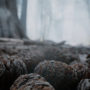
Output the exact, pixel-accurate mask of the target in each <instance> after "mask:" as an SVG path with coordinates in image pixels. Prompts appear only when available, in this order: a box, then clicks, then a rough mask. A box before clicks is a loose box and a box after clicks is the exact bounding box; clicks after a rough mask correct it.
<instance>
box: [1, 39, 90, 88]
mask: <svg viewBox="0 0 90 90" xmlns="http://www.w3.org/2000/svg"><path fill="white" fill-rule="evenodd" d="M89 79H90V47H84V46H76V47H74V46H70V45H67V44H65V43H64V42H61V43H55V42H51V41H44V42H39V41H31V40H17V39H2V38H1V39H0V90H89V89H90V82H89V81H90V80H89Z"/></svg>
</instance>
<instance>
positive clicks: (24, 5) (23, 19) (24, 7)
mask: <svg viewBox="0 0 90 90" xmlns="http://www.w3.org/2000/svg"><path fill="white" fill-rule="evenodd" d="M26 15H27V0H22V12H21V18H20V19H21V22H22V24H23V27H24V29H25V30H24V32H25V31H26ZM25 33H26V32H25Z"/></svg>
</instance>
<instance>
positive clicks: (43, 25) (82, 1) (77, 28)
mask: <svg viewBox="0 0 90 90" xmlns="http://www.w3.org/2000/svg"><path fill="white" fill-rule="evenodd" d="M17 6H18V17H19V19H20V20H21V22H22V24H23V26H24V28H26V34H27V35H28V37H29V38H30V39H31V40H40V41H43V40H52V41H54V42H61V41H64V40H65V41H66V42H67V43H69V44H72V45H80V44H82V45H90V38H89V36H90V0H17Z"/></svg>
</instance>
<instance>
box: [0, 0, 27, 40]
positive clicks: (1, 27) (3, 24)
mask: <svg viewBox="0 0 90 90" xmlns="http://www.w3.org/2000/svg"><path fill="white" fill-rule="evenodd" d="M25 1H26V0H25ZM0 37H6V38H7V37H8V38H20V39H26V38H27V36H26V33H25V28H23V26H22V25H21V23H20V21H19V19H18V15H17V5H16V0H0Z"/></svg>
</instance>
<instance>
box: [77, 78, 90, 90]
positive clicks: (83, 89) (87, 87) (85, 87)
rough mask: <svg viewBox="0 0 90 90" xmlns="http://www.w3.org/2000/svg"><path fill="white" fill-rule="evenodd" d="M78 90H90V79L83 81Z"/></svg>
mask: <svg viewBox="0 0 90 90" xmlns="http://www.w3.org/2000/svg"><path fill="white" fill-rule="evenodd" d="M77 90H90V79H83V80H81V81H80V83H79V85H78V87H77Z"/></svg>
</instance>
